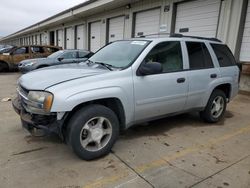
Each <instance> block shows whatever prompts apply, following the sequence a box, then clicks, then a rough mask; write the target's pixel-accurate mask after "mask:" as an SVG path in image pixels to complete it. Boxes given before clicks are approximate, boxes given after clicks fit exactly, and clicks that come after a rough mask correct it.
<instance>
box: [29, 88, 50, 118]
mask: <svg viewBox="0 0 250 188" xmlns="http://www.w3.org/2000/svg"><path fill="white" fill-rule="evenodd" d="M28 100H29V101H30V103H29V105H30V106H31V107H33V110H35V109H37V110H38V111H39V112H41V110H42V111H44V112H45V113H48V112H50V109H51V106H52V102H53V95H52V94H51V93H49V92H44V91H30V92H29V94H28Z"/></svg>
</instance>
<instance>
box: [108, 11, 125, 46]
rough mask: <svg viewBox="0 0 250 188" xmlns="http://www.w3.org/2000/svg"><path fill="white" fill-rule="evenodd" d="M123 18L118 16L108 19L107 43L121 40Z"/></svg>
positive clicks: (122, 35)
mask: <svg viewBox="0 0 250 188" xmlns="http://www.w3.org/2000/svg"><path fill="white" fill-rule="evenodd" d="M124 24H125V17H124V16H120V17H116V18H110V19H109V35H108V41H109V42H112V41H115V40H122V39H123V38H124Z"/></svg>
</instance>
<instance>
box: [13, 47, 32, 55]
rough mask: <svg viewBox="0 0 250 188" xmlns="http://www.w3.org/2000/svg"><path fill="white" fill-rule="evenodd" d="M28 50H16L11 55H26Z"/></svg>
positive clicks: (25, 48) (24, 48) (22, 48)
mask: <svg viewBox="0 0 250 188" xmlns="http://www.w3.org/2000/svg"><path fill="white" fill-rule="evenodd" d="M28 53H29V50H28V48H27V47H21V48H17V49H16V50H15V51H14V52H13V55H21V54H28Z"/></svg>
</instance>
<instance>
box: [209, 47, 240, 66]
mask: <svg viewBox="0 0 250 188" xmlns="http://www.w3.org/2000/svg"><path fill="white" fill-rule="evenodd" d="M211 46H212V48H213V50H214V53H215V55H216V57H217V59H218V62H219V65H220V67H229V66H234V65H236V61H235V58H234V56H233V54H232V52H231V50H230V49H229V48H228V47H227V46H226V45H224V44H211Z"/></svg>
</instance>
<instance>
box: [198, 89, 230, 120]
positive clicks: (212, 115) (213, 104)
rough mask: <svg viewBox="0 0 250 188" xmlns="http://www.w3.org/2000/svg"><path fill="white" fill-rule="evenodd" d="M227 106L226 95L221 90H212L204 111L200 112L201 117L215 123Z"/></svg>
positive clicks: (221, 116)
mask: <svg viewBox="0 0 250 188" xmlns="http://www.w3.org/2000/svg"><path fill="white" fill-rule="evenodd" d="M226 107H227V100H226V95H225V93H224V92H223V91H221V90H214V91H213V93H212V95H211V96H210V98H209V100H208V103H207V106H206V108H205V110H204V111H202V112H200V116H201V118H202V119H203V120H204V121H206V122H209V123H216V122H218V121H219V120H220V119H221V118H223V116H224V113H225V110H226Z"/></svg>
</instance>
